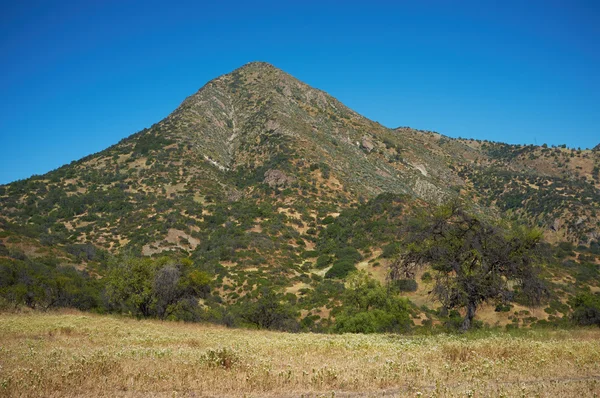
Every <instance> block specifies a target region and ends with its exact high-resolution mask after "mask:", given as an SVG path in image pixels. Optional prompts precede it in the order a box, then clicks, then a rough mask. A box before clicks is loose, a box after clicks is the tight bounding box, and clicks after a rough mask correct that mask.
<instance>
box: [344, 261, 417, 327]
mask: <svg viewBox="0 0 600 398" xmlns="http://www.w3.org/2000/svg"><path fill="white" fill-rule="evenodd" d="M410 315H411V314H410V303H409V301H408V300H407V299H406V298H404V297H400V296H398V294H397V292H395V291H392V290H390V289H386V288H385V287H383V286H381V284H380V283H379V282H378V281H376V280H374V279H372V278H371V277H370V276H369V275H368V274H367V272H366V271H364V270H360V271H356V272H353V273H351V274H350V275H348V277H347V278H346V284H345V291H344V294H343V296H342V306H341V312H340V313H339V314H336V315H335V325H334V328H333V330H334V331H335V332H337V333H401V332H406V331H408V330H409V329H410V327H411V325H412V324H413V322H412V320H411V317H410Z"/></svg>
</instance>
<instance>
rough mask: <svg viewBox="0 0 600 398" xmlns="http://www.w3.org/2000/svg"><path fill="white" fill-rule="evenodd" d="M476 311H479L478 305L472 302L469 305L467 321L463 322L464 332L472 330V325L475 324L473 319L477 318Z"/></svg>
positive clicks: (461, 328) (462, 328)
mask: <svg viewBox="0 0 600 398" xmlns="http://www.w3.org/2000/svg"><path fill="white" fill-rule="evenodd" d="M476 309H477V305H476V304H475V302H474V301H470V302H469V304H467V314H466V315H465V320H464V321H463V324H462V326H461V327H460V330H461V331H462V332H466V331H467V330H469V329H470V328H471V324H472V323H473V317H474V316H475V310H476Z"/></svg>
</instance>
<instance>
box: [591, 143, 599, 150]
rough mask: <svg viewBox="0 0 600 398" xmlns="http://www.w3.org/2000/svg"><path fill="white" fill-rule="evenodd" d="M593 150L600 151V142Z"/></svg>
mask: <svg viewBox="0 0 600 398" xmlns="http://www.w3.org/2000/svg"><path fill="white" fill-rule="evenodd" d="M592 150H593V151H600V144H598V145H596V146H595V147H594V149H592Z"/></svg>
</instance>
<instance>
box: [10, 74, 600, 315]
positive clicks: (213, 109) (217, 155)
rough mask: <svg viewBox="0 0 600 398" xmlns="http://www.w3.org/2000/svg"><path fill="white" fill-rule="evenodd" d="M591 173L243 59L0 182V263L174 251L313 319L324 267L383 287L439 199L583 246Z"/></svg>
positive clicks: (321, 296) (227, 284)
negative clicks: (396, 120)
mask: <svg viewBox="0 0 600 398" xmlns="http://www.w3.org/2000/svg"><path fill="white" fill-rule="evenodd" d="M599 168H600V152H598V151H589V150H585V151H580V150H573V149H567V148H562V147H560V148H546V147H536V146H518V145H507V144H501V143H491V142H483V141H478V140H465V139H451V138H448V137H445V136H443V135H441V134H438V133H434V132H427V131H420V130H414V129H411V128H407V127H403V128H397V129H388V128H386V127H384V126H381V125H380V124H378V123H376V122H373V121H371V120H369V119H367V118H365V117H363V116H361V115H359V114H357V113H356V112H354V111H352V110H351V109H349V108H347V107H346V106H344V105H343V104H342V103H340V102H339V101H337V100H336V99H335V98H333V97H331V96H329V95H328V94H326V93H324V92H322V91H320V90H317V89H314V88H311V87H309V86H308V85H306V84H304V83H302V82H300V81H299V80H297V79H295V78H293V77H292V76H290V75H288V74H287V73H285V72H283V71H281V70H279V69H277V68H275V67H273V66H271V65H269V64H266V63H260V62H255V63H250V64H248V65H245V66H243V67H241V68H239V69H237V70H235V71H233V72H232V73H230V74H227V75H223V76H221V77H218V78H216V79H214V80H212V81H210V82H208V83H207V84H206V85H205V86H204V87H202V88H201V89H200V90H199V91H198V92H196V93H195V94H193V95H191V96H190V97H188V98H187V99H185V101H183V103H182V104H181V105H180V106H179V107H178V108H177V109H176V110H175V111H174V112H173V113H172V114H170V115H169V116H168V117H166V118H165V119H163V120H162V121H160V122H158V123H157V124H155V125H153V126H151V127H150V128H148V129H144V130H142V131H140V132H138V133H136V134H134V135H132V136H130V137H128V138H126V139H124V140H122V141H121V142H119V143H118V144H116V145H114V146H112V147H110V148H108V149H106V150H104V151H101V152H99V153H97V154H94V155H90V156H88V157H86V158H84V159H81V160H79V161H76V162H73V163H71V164H69V165H66V166H63V167H61V168H59V169H57V170H54V171H51V172H49V173H47V174H45V175H43V176H33V177H31V178H29V179H27V180H22V181H17V182H14V183H12V184H8V185H5V186H0V242H1V243H2V245H1V246H2V247H4V249H2V247H0V249H2V250H0V257H2V256H8V257H13V258H15V256H16V257H19V256H21V255H26V256H30V257H40V256H46V255H50V256H54V257H58V258H59V259H60V261H61V262H62V263H65V264H75V265H76V266H77V267H79V268H82V269H88V270H92V271H93V272H96V273H98V274H100V275H102V273H103V267H104V266H105V263H106V261H105V259H106V258H108V257H109V253H112V254H120V253H132V254H135V255H139V254H143V255H146V256H151V255H158V254H161V253H162V254H165V253H169V252H175V253H178V254H179V255H181V256H189V257H190V258H191V259H192V260H193V261H194V264H196V265H197V266H198V267H201V268H202V270H204V271H206V272H208V273H210V274H211V275H214V277H215V284H214V287H215V289H216V291H217V293H218V294H219V296H220V297H222V298H223V299H224V300H225V301H226V302H235V301H236V300H238V299H239V298H240V297H243V296H244V295H246V294H249V293H250V292H253V291H257V290H258V289H259V288H260V287H261V286H277V287H278V288H280V289H283V291H284V292H287V293H290V294H292V295H294V296H297V297H299V298H300V299H302V300H303V301H302V303H304V304H302V305H303V310H305V311H312V310H315V309H318V311H321V314H322V315H324V314H326V313H327V311H328V310H327V306H328V305H330V304H332V303H333V302H335V300H336V299H335V297H336V294H339V288H340V285H339V284H338V285H336V284H321V281H322V280H323V276H325V275H327V273H328V272H329V271H330V270H331V269H333V268H334V267H335V264H336V263H342V262H344V261H346V260H348V259H350V258H351V259H352V261H354V262H355V265H356V267H357V268H359V269H366V270H368V271H369V272H371V273H372V274H373V275H375V276H377V277H378V278H379V279H380V280H383V279H384V278H385V266H386V265H387V263H388V262H389V261H390V258H389V257H388V256H387V254H386V253H387V252H386V250H387V251H388V252H389V247H391V246H390V245H393V243H394V240H395V238H396V233H395V230H397V229H398V228H399V226H400V222H401V221H400V220H401V217H402V216H403V215H404V214H406V213H407V212H410V211H411V209H415V208H419V207H424V206H430V205H433V204H437V203H440V202H443V201H445V200H448V199H450V198H454V197H460V198H462V200H464V201H466V202H467V203H469V204H470V205H471V206H472V207H473V208H474V209H475V210H476V211H479V212H480V213H482V214H485V215H486V216H488V217H492V218H496V217H508V218H514V219H517V220H520V221H521V222H527V223H530V224H534V225H538V226H540V227H542V228H543V229H544V230H545V233H546V237H547V239H548V240H549V241H551V242H560V241H564V240H568V241H571V242H574V243H576V244H579V243H581V244H584V245H587V246H589V247H594V248H595V247H597V246H598V245H599V244H600V242H599V239H600V234H599V225H600V224H599V219H600V218H599V213H598V211H600V208H599V206H600V178H599V176H598V170H599ZM340 214H341V215H340ZM386 248H387V249H386ZM594 250H595V249H594ZM3 252H4V254H3ZM388 254H389V253H388ZM570 257H571V258H573V259H575V260H576V259H577V255H576V254H573V255H570ZM591 260H593V261H594V264H595V262H596V261H597V259H595V257H592V258H591ZM348 261H349V260H348ZM590 283H592V282H590ZM336 289H337V290H336ZM311 292H312V293H311ZM336 292H337V293H336ZM305 295H306V296H305ZM323 311H324V312H323ZM324 316H325V315H324Z"/></svg>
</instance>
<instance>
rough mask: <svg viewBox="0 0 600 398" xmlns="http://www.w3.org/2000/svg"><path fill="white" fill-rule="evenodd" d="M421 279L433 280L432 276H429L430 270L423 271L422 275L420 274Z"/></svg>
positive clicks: (426, 281) (425, 280)
mask: <svg viewBox="0 0 600 398" xmlns="http://www.w3.org/2000/svg"><path fill="white" fill-rule="evenodd" d="M421 280H422V281H423V282H425V283H428V282H431V281H432V280H433V277H432V276H431V272H429V271H427V272H423V275H421Z"/></svg>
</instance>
